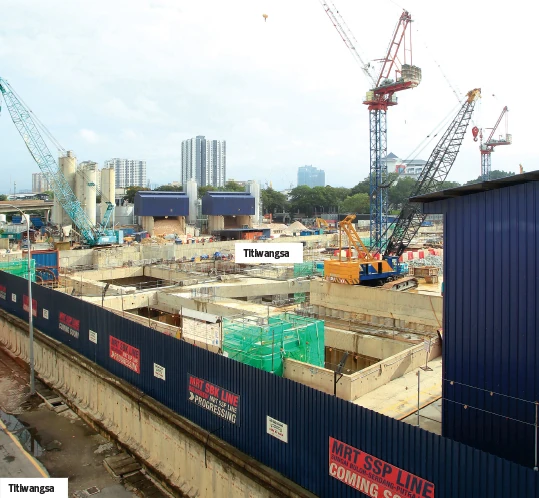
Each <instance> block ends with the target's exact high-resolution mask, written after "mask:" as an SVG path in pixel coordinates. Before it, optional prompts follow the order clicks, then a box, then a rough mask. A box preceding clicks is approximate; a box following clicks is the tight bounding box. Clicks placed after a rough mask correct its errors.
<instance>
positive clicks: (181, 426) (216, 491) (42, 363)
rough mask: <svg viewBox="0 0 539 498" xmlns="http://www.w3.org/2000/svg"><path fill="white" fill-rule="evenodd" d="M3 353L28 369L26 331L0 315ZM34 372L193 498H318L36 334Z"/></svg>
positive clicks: (172, 488)
mask: <svg viewBox="0 0 539 498" xmlns="http://www.w3.org/2000/svg"><path fill="white" fill-rule="evenodd" d="M0 345H2V346H3V347H4V348H5V349H7V350H8V351H10V352H11V353H12V354H14V355H16V356H19V357H20V358H21V359H23V360H25V361H27V359H28V324H27V323H26V322H24V321H22V320H19V319H18V318H16V317H14V316H12V315H10V314H8V313H6V312H5V311H3V310H0ZM34 354H35V369H36V373H37V374H38V375H39V377H40V378H41V379H42V380H43V381H44V382H45V383H46V384H48V385H49V386H51V387H52V388H54V389H56V390H57V391H59V392H60V393H61V394H62V395H63V396H64V397H65V399H66V402H67V403H68V405H69V406H70V407H71V408H72V409H74V410H75V411H76V412H77V413H78V414H79V415H80V416H81V417H82V418H83V419H84V420H85V421H86V422H88V423H89V424H90V425H92V426H93V427H95V428H96V429H97V430H99V431H100V432H101V433H103V434H106V435H108V436H109V437H111V438H113V439H114V440H116V441H117V442H118V443H119V444H120V445H121V446H122V447H123V448H124V449H125V450H127V451H128V452H129V453H131V454H133V455H135V456H136V457H137V458H138V459H139V460H140V461H141V463H142V464H143V465H144V466H145V467H146V469H147V470H148V471H149V472H150V474H151V475H153V476H154V477H155V478H157V479H158V480H159V481H160V482H161V483H162V484H163V485H165V486H166V487H168V489H169V490H170V491H171V492H173V493H175V494H176V495H180V496H183V497H190V498H195V497H196V498H212V497H214V498H227V497H233V498H236V497H238V498H240V497H241V498H244V497H248V496H252V497H255V496H256V497H257V498H258V497H260V498H270V497H275V496H284V497H290V498H315V497H314V495H313V494H311V493H309V492H308V491H306V490H304V489H303V488H301V487H300V486H298V485H296V484H295V483H293V482H291V481H289V480H288V479H285V478H284V477H283V476H282V475H280V474H278V473H277V472H275V471H273V470H272V469H270V468H268V467H265V466H264V465H262V464H260V463H259V462H257V461H255V460H254V459H252V458H250V457H248V456H247V455H245V454H243V453H241V452H240V451H238V450H236V449H235V448H234V447H232V446H230V445H229V444H227V443H225V442H224V441H221V440H220V439H218V438H217V437H215V435H212V434H208V433H207V432H206V431H203V430H202V429H201V428H200V427H198V426H197V425H195V424H193V423H191V422H190V421H189V420H187V419H185V418H183V417H180V416H179V415H177V414H176V413H174V412H173V411H172V410H170V409H168V408H166V407H165V406H163V405H161V404H160V403H158V402H157V401H155V400H153V399H152V398H150V397H148V396H146V395H145V394H144V393H143V392H142V391H139V390H138V389H135V388H134V387H133V386H131V385H130V384H128V383H126V382H124V381H122V380H120V379H118V378H116V377H115V376H113V375H112V374H110V373H109V372H107V371H106V370H104V369H102V368H100V367H99V366H97V365H96V364H94V363H92V362H90V361H89V360H87V359H86V358H84V357H83V356H81V355H79V354H78V353H76V352H75V351H73V350H71V349H69V348H68V347H66V346H64V345H63V344H61V343H59V342H57V341H54V340H53V339H51V338H49V337H48V336H46V335H44V334H42V333H40V332H39V331H38V330H35V342H34Z"/></svg>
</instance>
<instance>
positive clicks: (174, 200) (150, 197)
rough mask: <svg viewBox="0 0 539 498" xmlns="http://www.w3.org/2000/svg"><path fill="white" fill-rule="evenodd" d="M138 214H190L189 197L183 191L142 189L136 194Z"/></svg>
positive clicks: (136, 210) (136, 212)
mask: <svg viewBox="0 0 539 498" xmlns="http://www.w3.org/2000/svg"><path fill="white" fill-rule="evenodd" d="M135 215H136V216H188V215H189V197H187V195H186V194H185V193H183V192H154V191H144V190H142V191H140V192H137V193H136V194H135Z"/></svg>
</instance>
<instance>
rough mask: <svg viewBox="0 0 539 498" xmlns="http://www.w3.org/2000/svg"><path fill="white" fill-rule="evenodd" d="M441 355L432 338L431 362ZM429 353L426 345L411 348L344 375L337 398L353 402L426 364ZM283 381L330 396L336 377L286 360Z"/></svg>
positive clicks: (318, 369) (317, 368) (316, 368)
mask: <svg viewBox="0 0 539 498" xmlns="http://www.w3.org/2000/svg"><path fill="white" fill-rule="evenodd" d="M441 354H442V349H441V344H440V342H439V340H438V338H431V350H430V353H429V360H431V359H433V358H437V357H438V356H440V355H441ZM426 355H427V353H426V351H425V349H424V345H423V344H418V345H415V346H412V347H410V348H408V349H406V350H405V351H401V352H399V353H397V354H395V355H393V356H390V357H388V358H386V359H384V360H382V361H379V362H378V363H375V364H374V365H371V366H370V367H367V368H364V369H363V370H360V371H359V372H355V373H353V374H351V375H343V376H342V377H341V378H340V379H339V381H338V382H337V387H336V392H337V397H339V398H342V399H344V400H347V401H354V400H356V399H357V398H360V397H361V396H364V395H365V394H368V393H370V392H371V391H374V390H375V389H377V388H378V387H380V386H383V385H384V384H387V383H388V382H390V381H392V380H393V379H396V378H398V377H402V376H403V375H404V374H406V373H408V372H411V371H412V370H414V369H416V368H419V367H420V366H422V365H424V364H425V360H426ZM283 377H285V378H287V379H291V380H295V381H296V382H301V383H303V384H306V385H308V386H310V387H313V388H314V389H318V390H319V391H323V392H325V393H327V394H333V393H334V389H335V387H334V382H335V375H334V373H333V370H328V369H326V368H322V367H316V366H314V365H308V364H307V363H302V362H299V361H296V360H291V359H288V358H286V359H285V361H284V373H283Z"/></svg>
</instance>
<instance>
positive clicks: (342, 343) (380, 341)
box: [324, 326, 410, 358]
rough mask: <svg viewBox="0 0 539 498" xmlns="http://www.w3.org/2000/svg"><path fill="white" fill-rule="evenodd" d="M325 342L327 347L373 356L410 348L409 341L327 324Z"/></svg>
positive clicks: (376, 356)
mask: <svg viewBox="0 0 539 498" xmlns="http://www.w3.org/2000/svg"><path fill="white" fill-rule="evenodd" d="M324 342H325V345H326V347H332V348H336V349H341V350H343V351H351V352H354V353H359V354H362V355H365V356H370V357H371V358H388V357H389V356H393V355H394V354H397V353H400V352H402V351H405V350H407V349H409V348H410V343H409V342H401V341H395V340H393V339H387V338H384V337H374V336H371V335H362V334H360V333H357V332H349V331H347V330H341V329H334V328H331V327H327V326H326V327H324Z"/></svg>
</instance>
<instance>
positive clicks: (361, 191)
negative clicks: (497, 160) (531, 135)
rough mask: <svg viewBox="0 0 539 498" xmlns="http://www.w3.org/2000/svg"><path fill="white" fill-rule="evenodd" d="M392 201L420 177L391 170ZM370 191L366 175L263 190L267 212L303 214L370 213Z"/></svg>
mask: <svg viewBox="0 0 539 498" xmlns="http://www.w3.org/2000/svg"><path fill="white" fill-rule="evenodd" d="M514 174H515V173H510V172H507V171H501V170H494V171H492V172H491V175H490V177H491V179H492V180H496V179H498V178H503V177H507V176H513V175H514ZM481 181H482V180H481V177H480V176H478V177H477V178H475V179H473V180H469V181H468V182H466V183H465V185H470V184H473V183H479V182H481ZM388 185H391V186H390V187H389V188H388V202H389V211H390V212H391V213H394V214H398V212H399V211H400V210H401V209H402V206H403V205H404V204H405V203H406V202H407V201H408V199H409V198H410V196H411V193H412V190H413V189H414V187H415V185H416V180H414V179H413V178H410V177H406V176H405V177H400V178H399V177H398V176H397V174H395V173H391V174H390V175H389V177H388ZM460 186H461V184H460V183H458V182H449V181H445V182H443V184H442V187H441V190H446V189H450V188H456V187H460ZM140 190H151V189H149V188H145V187H129V188H127V189H126V193H125V196H124V199H125V200H127V201H128V202H130V203H134V202H135V194H136V193H137V192H138V191H140ZM369 190H370V179H369V177H366V178H365V179H363V180H362V181H361V182H359V183H358V184H357V185H355V186H354V187H352V188H345V187H332V186H330V185H327V186H325V187H313V188H311V187H307V186H306V185H300V186H299V187H295V188H293V189H292V190H291V191H290V192H289V194H288V195H285V194H284V193H282V192H279V191H277V190H274V189H273V188H271V187H267V188H265V189H262V190H261V197H262V207H263V212H264V214H268V213H283V212H287V213H302V214H304V215H305V216H308V217H311V216H313V215H317V214H322V213H358V214H367V213H368V212H369V206H370V201H369ZM154 191H156V192H163V191H165V192H182V191H183V189H182V187H181V186H174V185H161V186H160V187H157V188H156V189H154ZM208 191H222V192H244V191H245V187H243V186H242V185H240V184H238V183H236V182H234V181H229V182H226V184H225V186H224V187H212V186H206V187H199V188H198V198H199V199H201V198H202V197H203V196H204V195H205V194H206V192H208Z"/></svg>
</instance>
